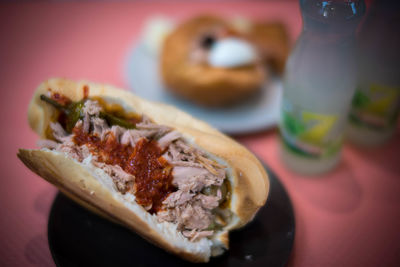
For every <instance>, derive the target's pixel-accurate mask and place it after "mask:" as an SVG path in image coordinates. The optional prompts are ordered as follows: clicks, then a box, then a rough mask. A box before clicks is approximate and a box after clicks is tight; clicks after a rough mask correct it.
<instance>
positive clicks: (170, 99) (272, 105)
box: [125, 44, 282, 134]
mask: <svg viewBox="0 0 400 267" xmlns="http://www.w3.org/2000/svg"><path fill="white" fill-rule="evenodd" d="M125 72H126V73H125V76H126V80H127V82H128V85H129V86H130V88H131V90H132V91H133V92H134V93H135V94H136V95H138V96H140V97H142V98H145V99H148V100H151V101H157V102H163V103H166V104H170V105H174V106H176V107H178V108H180V109H182V110H184V111H186V112H187V113H189V114H191V115H192V116H194V117H196V118H198V119H201V120H203V121H206V122H208V123H209V124H211V125H212V126H214V127H215V128H217V129H219V130H221V131H223V132H225V133H228V134H242V133H249V132H254V131H260V130H263V129H268V128H271V127H274V126H275V125H276V124H277V122H278V118H279V104H280V99H281V94H282V82H281V80H280V79H278V78H274V79H273V80H272V81H270V82H269V83H268V84H266V85H265V86H264V88H263V89H262V90H261V91H260V93H259V94H258V95H256V96H254V97H252V98H251V99H248V100H247V101H245V102H243V103H241V104H239V105H236V106H233V107H229V108H204V107H200V106H196V105H194V104H193V103H191V102H189V101H186V100H183V99H180V98H178V97H176V96H174V95H172V94H171V93H169V92H168V91H166V90H165V89H164V87H163V85H162V83H161V79H160V75H159V72H158V58H157V57H156V56H154V55H153V54H151V53H149V51H148V50H146V48H145V47H144V45H142V44H139V45H138V46H136V47H134V48H133V49H132V51H131V53H130V54H129V57H128V62H127V64H126V70H125Z"/></svg>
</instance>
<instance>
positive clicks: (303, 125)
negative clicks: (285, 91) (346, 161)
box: [281, 100, 343, 158]
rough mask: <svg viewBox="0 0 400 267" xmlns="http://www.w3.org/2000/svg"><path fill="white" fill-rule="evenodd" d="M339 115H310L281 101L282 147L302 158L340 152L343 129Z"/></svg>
mask: <svg viewBox="0 0 400 267" xmlns="http://www.w3.org/2000/svg"><path fill="white" fill-rule="evenodd" d="M340 124H342V123H340V122H339V116H338V115H336V114H322V113H316V112H311V111H308V110H305V109H302V108H300V107H295V106H293V105H292V104H291V103H290V102H288V101H287V100H284V101H283V108H282V120H281V135H282V141H283V144H284V145H285V147H286V148H287V149H288V150H290V151H292V152H294V153H296V154H298V155H301V156H304V157H310V158H325V157H330V156H333V155H335V154H337V152H339V150H340V147H341V144H342V136H343V127H340Z"/></svg>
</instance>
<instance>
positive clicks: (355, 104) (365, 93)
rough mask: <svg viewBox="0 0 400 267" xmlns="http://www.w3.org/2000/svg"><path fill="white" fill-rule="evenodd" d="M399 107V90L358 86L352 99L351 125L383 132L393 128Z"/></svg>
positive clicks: (372, 85) (375, 86) (378, 86)
mask: <svg viewBox="0 0 400 267" xmlns="http://www.w3.org/2000/svg"><path fill="white" fill-rule="evenodd" d="M399 107H400V88H396V87H390V86H384V85H378V84H370V85H369V86H359V87H358V88H357V90H356V93H355V95H354V97H353V101H352V104H351V110H350V113H349V120H350V122H351V123H353V124H356V125H359V126H362V127H367V128H371V129H373V130H377V131H384V130H387V129H390V128H392V127H394V126H395V124H396V120H397V117H398V114H399Z"/></svg>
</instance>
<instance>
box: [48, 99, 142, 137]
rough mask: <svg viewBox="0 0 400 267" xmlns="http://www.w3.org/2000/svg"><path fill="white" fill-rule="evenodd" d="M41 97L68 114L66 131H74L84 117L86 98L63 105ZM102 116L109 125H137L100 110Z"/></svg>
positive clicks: (127, 126) (128, 126) (128, 127)
mask: <svg viewBox="0 0 400 267" xmlns="http://www.w3.org/2000/svg"><path fill="white" fill-rule="evenodd" d="M40 99H41V100H43V101H45V102H47V103H49V104H50V105H52V106H53V107H55V108H56V109H58V110H61V111H62V112H64V113H65V114H66V115H67V125H66V131H67V132H69V133H71V132H72V129H73V128H74V126H75V124H76V122H77V121H78V120H79V119H81V118H82V117H83V114H82V108H83V106H84V104H85V101H86V99H83V100H81V101H79V102H72V103H71V104H69V105H68V106H63V105H61V104H60V103H58V102H57V101H55V100H53V99H51V98H49V97H47V96H45V95H40ZM100 118H102V119H104V120H106V121H107V123H108V125H109V126H112V125H118V126H121V127H124V128H127V129H134V128H135V125H134V124H133V123H130V122H128V121H126V120H124V119H122V118H119V117H116V116H114V115H112V114H109V113H107V112H104V111H100Z"/></svg>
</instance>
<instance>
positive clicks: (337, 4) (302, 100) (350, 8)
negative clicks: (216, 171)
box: [280, 0, 365, 174]
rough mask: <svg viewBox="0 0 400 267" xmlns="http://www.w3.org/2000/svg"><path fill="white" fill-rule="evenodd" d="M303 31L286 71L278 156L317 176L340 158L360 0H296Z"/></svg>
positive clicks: (351, 86) (352, 78)
mask: <svg viewBox="0 0 400 267" xmlns="http://www.w3.org/2000/svg"><path fill="white" fill-rule="evenodd" d="M300 7H301V11H302V16H303V31H302V33H301V35H300V37H299V39H298V40H297V43H296V46H295V48H294V50H293V51H292V53H291V55H290V57H289V59H288V62H287V65H286V71H285V78H284V93H283V99H282V107H281V109H282V110H281V123H280V130H281V137H282V138H281V140H282V149H281V158H282V159H283V162H284V163H285V164H286V165H287V166H288V167H289V168H291V169H293V170H294V171H296V172H299V173H304V174H318V173H322V172H325V171H328V170H329V169H331V168H333V167H334V166H335V165H336V164H337V162H338V160H339V158H340V150H341V145H342V139H343V132H344V128H345V125H346V120H347V114H348V110H349V106H350V102H351V99H352V96H353V94H354V90H355V89H354V86H355V82H356V79H355V61H354V45H355V30H356V28H357V26H358V24H359V22H360V20H361V17H362V16H363V14H364V12H365V3H364V1H363V0H340V1H339V0H337V1H335V0H330V1H322V0H300Z"/></svg>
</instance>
